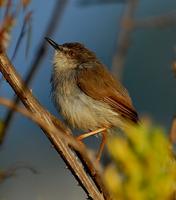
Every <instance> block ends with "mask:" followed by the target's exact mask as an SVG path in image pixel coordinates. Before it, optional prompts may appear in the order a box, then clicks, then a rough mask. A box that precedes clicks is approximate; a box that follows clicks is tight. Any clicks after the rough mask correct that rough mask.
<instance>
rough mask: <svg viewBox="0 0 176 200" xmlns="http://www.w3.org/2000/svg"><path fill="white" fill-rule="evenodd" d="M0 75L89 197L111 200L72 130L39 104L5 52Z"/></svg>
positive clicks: (1, 56)
mask: <svg viewBox="0 0 176 200" xmlns="http://www.w3.org/2000/svg"><path fill="white" fill-rule="evenodd" d="M0 72H1V73H2V74H3V76H4V78H5V79H6V80H7V82H8V83H9V84H10V86H11V87H12V88H13V90H14V92H15V93H16V95H17V96H18V97H19V98H20V100H21V101H22V103H23V104H24V106H25V107H26V109H27V110H26V111H24V112H25V113H23V114H25V115H26V116H28V117H29V118H31V119H32V120H34V121H35V122H36V123H37V124H38V125H39V126H40V127H41V129H42V130H43V132H44V133H45V135H46V136H47V137H48V139H49V140H50V142H51V143H52V144H53V146H54V148H55V149H56V151H57V152H58V153H59V154H60V155H61V157H62V158H63V160H64V161H65V163H66V164H67V166H68V168H69V169H70V170H71V172H72V174H73V175H74V176H75V178H76V179H77V180H78V182H79V184H80V185H81V186H82V188H83V189H84V190H85V192H86V193H87V195H88V197H89V198H91V199H94V200H110V199H111V197H110V195H109V193H108V191H107V189H106V187H105V186H104V183H103V181H102V178H101V174H100V172H99V171H98V169H97V166H96V165H95V164H94V163H95V162H93V159H92V157H91V155H90V153H89V152H88V151H87V149H86V148H85V146H84V145H81V144H80V143H78V142H77V141H76V140H75V139H74V137H73V136H72V134H71V131H70V130H69V129H68V128H66V127H65V126H64V125H63V123H62V122H60V121H59V120H58V119H56V118H55V117H54V116H53V115H51V113H49V112H48V111H47V110H46V109H45V108H44V107H43V106H42V105H41V104H40V103H39V102H38V100H37V99H36V98H35V97H34V96H33V95H32V93H31V91H30V90H29V89H28V88H27V86H26V85H25V84H24V82H23V80H22V79H21V77H20V75H19V74H18V73H17V72H16V70H15V68H14V67H13V65H12V64H11V62H10V61H9V59H8V57H7V55H6V54H5V53H4V52H0ZM1 100H2V99H1ZM1 103H2V101H1ZM6 103H7V101H6ZM8 106H9V107H11V108H13V109H15V110H17V111H20V110H19V108H18V107H16V106H15V105H14V104H13V103H9V102H8ZM78 157H79V159H78ZM85 169H86V170H85Z"/></svg>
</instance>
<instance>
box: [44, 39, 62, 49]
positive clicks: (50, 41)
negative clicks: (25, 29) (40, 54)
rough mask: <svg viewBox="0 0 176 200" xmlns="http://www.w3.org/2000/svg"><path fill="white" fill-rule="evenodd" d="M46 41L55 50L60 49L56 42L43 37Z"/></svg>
mask: <svg viewBox="0 0 176 200" xmlns="http://www.w3.org/2000/svg"><path fill="white" fill-rule="evenodd" d="M45 39H46V41H47V42H48V43H49V44H50V45H51V46H52V47H53V48H55V49H56V50H61V49H62V46H61V45H59V44H57V43H56V42H54V41H53V40H52V39H50V38H48V37H45Z"/></svg>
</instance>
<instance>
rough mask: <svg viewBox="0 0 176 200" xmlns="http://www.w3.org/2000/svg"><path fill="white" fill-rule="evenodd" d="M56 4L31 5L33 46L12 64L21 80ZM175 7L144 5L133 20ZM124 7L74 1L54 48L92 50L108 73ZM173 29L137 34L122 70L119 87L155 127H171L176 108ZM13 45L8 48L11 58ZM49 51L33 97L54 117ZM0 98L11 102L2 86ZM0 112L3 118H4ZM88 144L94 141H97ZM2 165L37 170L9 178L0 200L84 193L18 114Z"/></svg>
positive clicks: (80, 196)
mask: <svg viewBox="0 0 176 200" xmlns="http://www.w3.org/2000/svg"><path fill="white" fill-rule="evenodd" d="M55 2H56V1H54V0H51V1H45V4H44V3H43V1H42V0H38V1H33V2H32V5H31V8H32V10H33V12H34V16H33V41H32V44H31V50H30V55H29V57H28V59H27V61H26V60H25V56H24V43H23V44H22V47H21V49H20V51H19V52H18V55H17V58H16V60H15V61H14V64H15V66H16V68H17V70H18V71H20V73H21V74H22V75H24V74H25V73H26V72H27V67H29V66H30V60H31V58H32V57H33V56H34V52H35V49H36V47H37V45H38V44H39V42H40V40H41V37H43V34H42V33H43V31H44V30H45V26H46V24H47V22H48V21H49V17H50V16H51V14H52V9H53V6H54V3H55ZM175 8H176V2H175V1H173V0H167V1H165V0H160V1H159V0H158V1H152V0H142V1H141V2H140V5H139V8H138V12H137V16H138V17H147V16H151V15H152V16H153V15H159V14H162V13H166V12H169V11H171V10H173V9H175ZM122 9H123V4H114V3H113V4H102V5H99V4H96V5H94V6H78V4H77V1H76V0H72V1H71V2H70V3H69V5H68V6H67V8H66V11H65V13H64V15H63V18H62V22H61V24H60V27H59V29H58V30H57V31H56V33H55V34H54V36H53V39H55V40H56V41H57V42H58V43H64V42H68V41H79V42H82V43H84V44H85V45H86V46H87V47H89V48H90V49H92V50H94V51H95V52H96V53H97V56H98V57H99V58H100V59H101V60H102V61H103V62H104V63H105V64H106V65H107V66H108V67H109V68H110V65H111V62H112V55H113V52H114V49H115V46H116V37H117V34H118V32H119V30H118V23H119V18H120V16H121V14H122ZM21 23H22V22H21V21H19V24H18V27H17V29H16V30H15V31H14V33H13V38H12V41H14V42H12V43H13V44H15V41H16V38H17V36H18V34H19V27H20V26H21ZM175 34H176V28H167V29H158V30H157V29H150V30H136V31H135V32H134V34H133V43H132V46H131V48H130V49H129V54H128V57H127V60H126V64H125V68H124V71H123V82H124V84H125V86H126V87H127V88H128V89H129V92H130V94H131V96H132V99H133V102H134V104H135V107H136V108H137V110H138V111H139V113H140V114H142V113H146V114H148V115H150V116H151V117H152V118H153V120H154V121H155V122H157V123H161V124H163V126H166V127H169V123H170V121H171V118H172V116H173V115H174V113H175V111H176V107H175V99H176V93H175V87H176V85H175V79H174V77H173V74H172V71H171V62H172V60H173V58H174V54H173V48H174V46H175V44H176V37H175ZM13 49H14V46H13V45H12V46H11V47H10V49H9V55H12V52H13ZM52 55H53V50H52V49H50V50H49V53H48V56H47V57H46V59H45V60H43V62H42V65H41V69H40V72H39V73H38V74H37V75H36V77H35V79H34V81H33V83H32V85H31V88H32V90H33V93H34V95H35V96H36V97H37V98H38V99H39V100H40V102H41V103H42V104H43V105H44V106H45V107H46V108H47V109H48V110H50V111H51V112H52V113H54V114H56V115H57V116H58V114H57V113H56V110H55V108H54V107H53V105H52V103H51V99H50V96H49V94H50V84H49V79H50V72H51V60H52ZM0 95H1V96H6V97H12V96H13V92H12V90H11V89H10V88H9V86H8V84H7V83H6V82H5V81H4V83H3V87H2V88H1V91H0ZM3 114H4V109H2V112H1V117H3ZM88 141H91V143H92V141H93V142H94V146H95V142H97V139H89V140H88ZM0 158H1V159H0V166H1V168H2V169H6V168H7V167H9V166H10V165H12V164H13V163H16V162H25V163H27V164H29V165H30V166H31V165H32V166H33V167H34V168H36V169H37V170H38V171H39V174H37V175H33V174H31V173H30V172H27V171H25V170H22V171H19V172H18V175H17V176H15V177H13V178H11V179H8V180H7V181H5V182H4V183H3V184H1V186H0V199H8V200H11V199H13V200H15V199H18V200H19V199H25V200H28V199H34V200H40V199H42V200H45V199H46V200H47V199H49V200H55V199H72V200H74V199H75V200H78V199H85V194H84V192H83V191H82V189H81V188H80V187H78V186H77V184H76V181H75V180H74V178H73V177H72V175H70V172H69V171H68V170H66V168H65V164H64V163H63V161H62V160H61V159H60V158H59V156H58V155H57V153H56V152H55V150H53V148H52V147H51V145H50V143H49V141H48V140H47V138H46V137H45V136H44V135H43V133H42V131H41V130H40V129H39V128H38V127H37V126H36V125H35V124H33V123H32V122H31V121H29V120H27V119H25V118H23V117H21V116H20V115H19V114H16V116H15V119H14V120H13V123H12V125H11V127H10V129H9V132H8V135H7V138H6V141H5V143H4V145H3V147H2V149H1V151H0Z"/></svg>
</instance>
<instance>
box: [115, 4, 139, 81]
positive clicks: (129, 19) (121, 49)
mask: <svg viewBox="0 0 176 200" xmlns="http://www.w3.org/2000/svg"><path fill="white" fill-rule="evenodd" d="M137 5H138V0H128V1H127V4H125V5H124V6H125V10H124V12H123V16H122V18H121V28H120V30H121V31H120V33H119V35H118V40H117V48H116V52H115V54H114V57H113V61H112V72H113V74H115V76H116V75H118V78H121V75H122V68H123V66H124V62H125V59H126V55H127V52H128V49H129V46H130V42H131V33H132V31H133V30H134V17H135V11H136V8H137Z"/></svg>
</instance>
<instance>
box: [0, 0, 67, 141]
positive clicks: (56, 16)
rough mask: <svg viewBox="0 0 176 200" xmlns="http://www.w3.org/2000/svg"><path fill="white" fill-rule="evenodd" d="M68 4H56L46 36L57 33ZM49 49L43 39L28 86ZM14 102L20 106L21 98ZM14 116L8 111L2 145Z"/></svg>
mask: <svg viewBox="0 0 176 200" xmlns="http://www.w3.org/2000/svg"><path fill="white" fill-rule="evenodd" d="M67 3H68V0H60V1H57V2H56V4H55V6H54V10H53V14H52V16H51V19H50V22H49V24H48V26H47V28H46V31H45V33H44V36H51V35H52V34H53V32H54V31H55V29H56V27H57V28H58V26H57V25H58V23H59V22H60V20H61V17H62V14H63V13H64V10H65V7H66V5H67ZM43 38H44V37H43ZM47 49H48V45H46V42H44V39H42V41H41V43H40V44H39V47H38V48H37V51H36V53H35V57H34V60H33V62H32V64H31V68H30V69H29V72H28V73H27V75H26V78H25V83H26V85H29V84H30V83H31V81H32V79H33V78H34V75H35V74H36V72H37V70H38V69H39V66H40V63H41V61H42V59H43V58H44V56H45V54H46V52H47ZM13 101H14V102H15V103H16V105H18V103H19V98H18V97H16V96H15V97H14V99H13ZM13 115H14V110H13V109H12V110H8V112H7V114H6V116H5V119H4V129H3V130H2V134H1V140H0V143H2V142H3V141H4V137H5V134H6V132H7V129H8V127H9V125H10V122H11V120H12V118H13Z"/></svg>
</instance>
